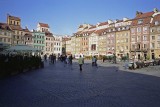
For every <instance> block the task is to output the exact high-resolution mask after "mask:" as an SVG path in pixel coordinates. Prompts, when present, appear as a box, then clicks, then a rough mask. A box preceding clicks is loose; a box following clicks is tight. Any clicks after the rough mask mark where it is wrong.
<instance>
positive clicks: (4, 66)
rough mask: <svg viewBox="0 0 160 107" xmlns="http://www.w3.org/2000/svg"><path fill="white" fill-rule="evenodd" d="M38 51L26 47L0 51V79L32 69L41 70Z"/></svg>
mask: <svg viewBox="0 0 160 107" xmlns="http://www.w3.org/2000/svg"><path fill="white" fill-rule="evenodd" d="M40 52H41V51H40V50H38V49H35V48H33V47H31V46H28V45H20V44H19V45H15V46H11V47H8V48H6V49H3V51H0V78H2V77H6V76H9V75H14V74H18V73H21V72H26V71H30V70H32V69H37V68H43V67H44V64H43V61H42V60H41V56H40Z"/></svg>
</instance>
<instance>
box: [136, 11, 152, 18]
mask: <svg viewBox="0 0 160 107" xmlns="http://www.w3.org/2000/svg"><path fill="white" fill-rule="evenodd" d="M153 14H154V12H153V11H152V12H147V13H142V14H138V15H137V16H136V17H135V19H141V18H145V17H151V16H152V15H153Z"/></svg>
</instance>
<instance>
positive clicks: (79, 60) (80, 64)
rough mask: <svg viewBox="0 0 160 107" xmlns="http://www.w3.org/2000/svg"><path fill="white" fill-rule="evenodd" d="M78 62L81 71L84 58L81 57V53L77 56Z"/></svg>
mask: <svg viewBox="0 0 160 107" xmlns="http://www.w3.org/2000/svg"><path fill="white" fill-rule="evenodd" d="M78 63H79V68H80V71H82V65H83V64H84V59H83V58H82V57H81V55H80V56H79V59H78Z"/></svg>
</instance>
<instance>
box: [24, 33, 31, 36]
mask: <svg viewBox="0 0 160 107" xmlns="http://www.w3.org/2000/svg"><path fill="white" fill-rule="evenodd" d="M24 36H25V37H31V36H32V34H31V33H26V34H25V35H24Z"/></svg>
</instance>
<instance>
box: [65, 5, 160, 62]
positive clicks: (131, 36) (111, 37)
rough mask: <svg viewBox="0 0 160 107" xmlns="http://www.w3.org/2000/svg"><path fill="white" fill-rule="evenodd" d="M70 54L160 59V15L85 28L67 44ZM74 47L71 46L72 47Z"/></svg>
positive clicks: (148, 13)
mask: <svg viewBox="0 0 160 107" xmlns="http://www.w3.org/2000/svg"><path fill="white" fill-rule="evenodd" d="M67 43H68V45H66V46H67V47H66V50H67V52H66V53H71V54H73V55H75V54H84V55H86V56H90V55H110V54H115V55H116V56H117V57H121V56H129V57H130V58H136V59H154V58H158V57H160V12H159V11H158V9H156V8H155V9H154V10H153V11H151V12H146V13H142V12H138V11H137V12H136V16H135V18H133V19H128V18H123V19H122V20H115V21H112V20H108V21H106V22H102V23H98V24H96V25H90V24H82V25H80V26H79V28H78V30H77V32H76V33H74V34H73V36H71V39H69V40H67ZM69 43H70V45H69Z"/></svg>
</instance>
